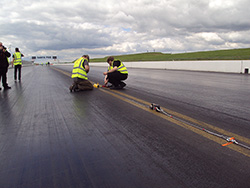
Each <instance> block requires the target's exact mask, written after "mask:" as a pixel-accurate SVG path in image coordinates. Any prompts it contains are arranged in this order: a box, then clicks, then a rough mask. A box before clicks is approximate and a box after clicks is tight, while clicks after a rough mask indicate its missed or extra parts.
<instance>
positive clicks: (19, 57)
mask: <svg viewBox="0 0 250 188" xmlns="http://www.w3.org/2000/svg"><path fill="white" fill-rule="evenodd" d="M14 65H22V54H21V53H20V52H16V53H14Z"/></svg>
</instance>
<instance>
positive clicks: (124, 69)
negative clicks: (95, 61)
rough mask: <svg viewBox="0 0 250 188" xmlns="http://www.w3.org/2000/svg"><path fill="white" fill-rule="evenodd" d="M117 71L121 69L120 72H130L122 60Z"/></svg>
mask: <svg viewBox="0 0 250 188" xmlns="http://www.w3.org/2000/svg"><path fill="white" fill-rule="evenodd" d="M114 61H120V60H118V59H116V60H114ZM114 61H113V62H114ZM112 66H113V63H112ZM117 71H119V72H120V73H122V74H128V70H127V68H126V67H125V65H124V64H123V63H122V62H121V61H120V66H119V67H117Z"/></svg>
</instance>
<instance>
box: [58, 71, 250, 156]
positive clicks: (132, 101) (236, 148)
mask: <svg viewBox="0 0 250 188" xmlns="http://www.w3.org/2000/svg"><path fill="white" fill-rule="evenodd" d="M53 69H54V70H56V71H59V72H61V73H62V74H65V75H67V76H71V73H69V72H65V71H63V70H61V69H57V68H53ZM91 83H92V84H93V82H91ZM99 90H100V91H102V92H104V93H107V94H109V95H112V96H114V97H116V98H118V99H120V100H122V101H124V102H127V103H129V104H131V105H133V106H136V107H138V108H140V109H142V110H145V111H147V112H149V113H152V114H154V115H156V116H158V117H161V118H163V119H165V120H167V121H169V122H172V123H174V124H176V125H178V126H181V127H183V128H185V129H187V130H190V131H192V132H194V133H196V134H199V135H201V136H203V137H205V138H207V139H209V140H212V141H214V142H216V143H218V144H220V145H222V144H225V140H224V139H222V138H219V137H216V136H214V135H211V134H208V133H206V132H204V131H202V130H200V129H197V128H195V127H193V126H191V125H189V124H187V123H185V122H182V121H178V120H176V119H174V118H171V117H169V116H166V115H164V114H163V113H159V112H156V111H154V110H151V109H150V108H149V107H146V106H149V105H150V104H151V103H152V102H147V101H144V100H142V99H138V98H136V97H134V96H131V95H128V94H125V93H122V92H120V91H117V90H109V89H106V88H100V89H99ZM140 104H143V105H140ZM161 108H162V109H163V110H164V111H165V112H168V113H169V114H172V115H174V116H176V117H179V118H181V119H184V120H186V121H188V122H192V123H194V124H197V125H200V126H202V127H203V128H206V129H210V130H214V131H216V132H218V133H221V134H223V135H226V136H233V137H235V138H236V139H237V140H238V141H242V142H244V143H246V144H249V145H250V139H248V138H246V137H243V136H240V135H238V134H235V133H232V132H229V131H226V130H224V129H221V128H218V127H215V126H213V125H210V124H207V123H204V122H202V121H199V120H196V119H194V118H191V117H188V116H186V115H183V114H180V113H178V112H175V111H172V110H170V109H167V108H163V107H161ZM227 147H228V148H230V149H232V150H234V151H237V152H239V153H241V154H243V155H245V156H247V157H250V151H249V150H247V149H245V148H242V147H240V146H237V145H234V144H230V145H228V146H227Z"/></svg>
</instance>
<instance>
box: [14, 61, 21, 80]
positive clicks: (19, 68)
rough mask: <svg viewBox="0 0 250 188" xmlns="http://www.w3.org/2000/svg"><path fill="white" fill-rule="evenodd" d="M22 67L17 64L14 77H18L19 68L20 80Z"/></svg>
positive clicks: (19, 78)
mask: <svg viewBox="0 0 250 188" xmlns="http://www.w3.org/2000/svg"><path fill="white" fill-rule="evenodd" d="M21 69H22V65H15V71H14V79H15V80H16V78H17V70H18V80H21Z"/></svg>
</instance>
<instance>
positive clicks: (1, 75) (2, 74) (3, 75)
mask: <svg viewBox="0 0 250 188" xmlns="http://www.w3.org/2000/svg"><path fill="white" fill-rule="evenodd" d="M7 71H8V68H3V69H0V81H1V79H2V84H3V87H7V86H8V84H7Z"/></svg>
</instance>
